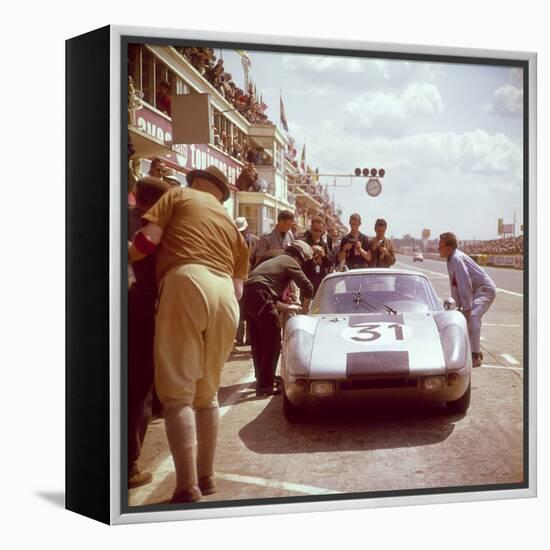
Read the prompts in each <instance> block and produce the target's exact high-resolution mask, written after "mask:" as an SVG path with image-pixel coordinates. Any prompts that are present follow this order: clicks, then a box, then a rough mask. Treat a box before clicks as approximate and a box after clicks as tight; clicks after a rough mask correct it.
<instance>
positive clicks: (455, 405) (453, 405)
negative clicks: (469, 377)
mask: <svg viewBox="0 0 550 550" xmlns="http://www.w3.org/2000/svg"><path fill="white" fill-rule="evenodd" d="M471 393H472V382H471V381H470V382H469V383H468V389H467V390H466V391H465V392H464V395H463V396H462V397H461V398H460V399H457V400H456V401H447V410H448V411H449V412H450V413H451V414H465V413H466V411H467V410H468V407H469V406H470V395H471Z"/></svg>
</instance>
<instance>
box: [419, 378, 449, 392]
mask: <svg viewBox="0 0 550 550" xmlns="http://www.w3.org/2000/svg"><path fill="white" fill-rule="evenodd" d="M423 385H424V389H425V390H427V391H439V390H442V389H443V387H444V386H445V377H444V376H427V377H426V378H424V380H423Z"/></svg>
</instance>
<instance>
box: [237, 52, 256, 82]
mask: <svg viewBox="0 0 550 550" xmlns="http://www.w3.org/2000/svg"><path fill="white" fill-rule="evenodd" d="M235 51H236V52H237V53H238V54H239V55H240V56H241V63H242V66H243V71H244V89H245V90H246V91H248V86H249V84H250V68H251V66H252V60H251V59H250V56H249V55H248V52H246V51H245V50H235Z"/></svg>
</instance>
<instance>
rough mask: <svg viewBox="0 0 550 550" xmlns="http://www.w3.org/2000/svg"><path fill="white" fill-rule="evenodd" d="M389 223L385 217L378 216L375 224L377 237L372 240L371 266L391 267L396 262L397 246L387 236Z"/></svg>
mask: <svg viewBox="0 0 550 550" xmlns="http://www.w3.org/2000/svg"><path fill="white" fill-rule="evenodd" d="M387 227H388V224H387V223H386V220H384V219H383V218H378V219H377V220H376V223H375V224H374V231H375V232H376V237H373V238H372V239H371V241H370V248H371V252H372V260H371V261H370V262H369V267H391V266H392V265H393V264H394V263H395V248H394V246H393V242H392V241H391V240H390V239H388V238H386V228H387Z"/></svg>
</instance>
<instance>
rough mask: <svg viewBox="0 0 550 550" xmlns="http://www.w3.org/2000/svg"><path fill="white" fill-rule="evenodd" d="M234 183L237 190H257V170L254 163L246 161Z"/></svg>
mask: <svg viewBox="0 0 550 550" xmlns="http://www.w3.org/2000/svg"><path fill="white" fill-rule="evenodd" d="M235 185H236V187H237V189H238V190H239V191H259V190H260V186H259V182H258V172H257V171H256V168H255V166H254V164H252V163H251V162H248V163H247V164H246V165H245V167H244V168H243V169H242V171H241V173H240V174H239V177H238V178H237V181H236V182H235Z"/></svg>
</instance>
